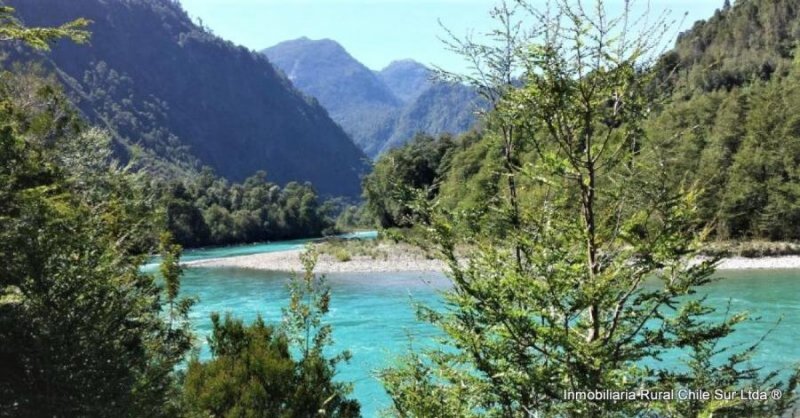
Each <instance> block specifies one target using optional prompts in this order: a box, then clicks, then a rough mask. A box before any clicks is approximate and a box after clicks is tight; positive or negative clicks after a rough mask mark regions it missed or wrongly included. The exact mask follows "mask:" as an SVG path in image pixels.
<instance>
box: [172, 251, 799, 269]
mask: <svg viewBox="0 0 800 418" xmlns="http://www.w3.org/2000/svg"><path fill="white" fill-rule="evenodd" d="M301 252H302V250H287V251H278V252H270V253H263V254H251V255H243V256H235V257H226V258H215V259H208V260H197V261H189V262H186V263H184V265H185V266H186V267H227V268H243V269H253V270H267V271H284V272H293V271H301V270H302V268H303V266H302V264H301V263H300V253H301ZM385 254H386V255H385V257H370V256H363V255H362V256H354V257H352V258H351V259H350V260H347V261H340V260H337V259H336V258H335V257H334V256H332V255H330V254H326V253H323V254H320V256H319V260H318V263H317V267H316V269H315V271H316V272H317V273H322V274H327V273H405V272H408V273H438V272H446V271H447V266H446V265H445V263H443V262H442V261H440V260H436V259H431V258H428V257H426V256H424V255H423V254H421V253H418V252H413V251H408V250H406V249H402V248H397V247H393V246H386V247H385ZM717 269H718V270H778V269H800V256H797V255H790V256H776V257H757V258H746V257H729V258H724V259H722V260H721V261H720V263H719V265H718V267H717Z"/></svg>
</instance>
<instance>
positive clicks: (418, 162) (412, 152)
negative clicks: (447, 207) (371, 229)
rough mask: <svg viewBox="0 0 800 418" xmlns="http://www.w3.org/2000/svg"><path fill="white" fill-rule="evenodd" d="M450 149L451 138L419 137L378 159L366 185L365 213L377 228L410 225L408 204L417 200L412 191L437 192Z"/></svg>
mask: <svg viewBox="0 0 800 418" xmlns="http://www.w3.org/2000/svg"><path fill="white" fill-rule="evenodd" d="M451 148H453V140H452V138H451V137H450V136H442V137H440V138H438V139H436V138H433V137H430V136H426V135H418V136H416V137H415V138H414V140H412V141H411V142H410V143H409V144H408V145H406V146H404V147H401V148H398V149H395V150H392V151H390V152H388V153H386V154H384V155H383V156H381V158H380V159H378V161H377V162H376V163H375V166H374V168H373V170H372V173H370V174H369V175H368V176H367V177H365V178H364V182H363V188H364V198H365V200H366V210H367V212H368V213H369V214H370V215H371V216H372V218H373V219H374V220H375V222H376V223H377V224H378V225H380V226H381V227H383V228H390V227H396V226H408V225H410V222H411V219H410V218H409V216H410V215H411V212H410V211H409V210H408V204H409V203H410V202H411V201H412V200H413V199H414V193H413V191H414V190H419V189H421V190H425V191H426V193H429V194H431V195H433V194H435V193H436V190H437V189H438V186H439V185H438V181H439V179H440V177H441V175H442V173H443V171H444V169H445V167H446V161H447V158H446V157H447V155H448V151H449V150H450V149H451Z"/></svg>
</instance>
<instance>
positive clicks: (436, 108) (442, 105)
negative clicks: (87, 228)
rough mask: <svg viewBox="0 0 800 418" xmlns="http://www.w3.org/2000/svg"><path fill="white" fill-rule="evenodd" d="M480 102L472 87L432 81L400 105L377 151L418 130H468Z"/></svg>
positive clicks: (400, 140)
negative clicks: (387, 133) (387, 137)
mask: <svg viewBox="0 0 800 418" xmlns="http://www.w3.org/2000/svg"><path fill="white" fill-rule="evenodd" d="M479 102H480V100H479V99H478V98H477V97H476V95H475V91H474V90H472V89H471V88H469V87H467V86H464V85H460V84H449V83H432V84H431V85H430V86H429V87H428V88H426V89H424V90H423V91H422V92H421V93H419V95H418V96H417V97H416V99H415V100H414V101H412V102H410V103H409V104H408V105H407V106H406V107H405V108H404V109H403V111H402V113H401V114H400V116H399V117H398V118H397V121H396V122H395V126H394V132H392V135H391V136H390V137H389V139H388V140H387V141H386V142H385V143H384V144H383V147H382V148H381V150H380V153H384V152H386V151H389V150H391V149H394V148H397V147H399V146H401V145H403V144H405V143H406V142H408V140H409V139H410V138H412V137H413V136H414V135H416V134H417V133H419V132H426V133H430V134H440V133H454V134H458V133H462V132H466V131H468V130H469V129H470V128H471V127H472V126H473V125H474V124H475V120H476V117H475V110H476V108H477V107H478V104H479Z"/></svg>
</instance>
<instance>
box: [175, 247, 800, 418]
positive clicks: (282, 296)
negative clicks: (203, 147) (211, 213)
mask: <svg viewBox="0 0 800 418" xmlns="http://www.w3.org/2000/svg"><path fill="white" fill-rule="evenodd" d="M361 236H362V237H367V238H370V237H372V236H374V235H373V234H372V233H366V234H362V235H361ZM306 242H308V241H307V240H300V241H290V242H276V243H270V244H259V245H247V246H237V247H225V248H216V249H204V250H192V251H187V252H186V254H185V258H184V259H186V260H198V259H204V258H215V257H225V256H232V255H243V254H253V253H257V252H267V251H281V250H287V249H294V248H300V247H302V246H303V245H304V244H305V243H306ZM719 274H720V275H721V276H723V277H725V278H726V279H725V280H721V281H718V282H715V283H713V284H711V285H709V286H707V287H706V288H705V290H704V291H705V292H707V294H708V303H709V304H711V305H713V306H716V307H719V308H721V309H724V307H725V306H726V305H727V304H728V302H729V301H730V302H731V305H732V308H733V311H734V312H739V311H748V312H750V313H752V314H753V315H754V316H757V317H758V318H757V319H753V320H750V321H748V322H745V323H744V324H742V325H741V326H740V328H739V329H738V330H737V332H736V333H735V334H734V335H733V336H732V337H731V338H729V339H728V340H726V343H727V344H737V343H749V342H752V341H756V340H757V339H758V338H760V337H761V336H762V335H763V334H764V333H765V332H767V331H768V330H770V329H772V328H773V327H774V326H775V323H776V322H777V321H778V320H781V322H780V324H779V325H778V326H777V328H776V329H775V330H774V331H773V332H772V333H771V334H770V335H769V336H767V338H766V340H765V341H764V343H763V344H762V346H761V348H760V350H759V352H758V354H757V356H756V357H755V358H754V359H753V362H754V363H755V364H757V365H759V366H764V367H766V368H768V369H782V370H787V369H789V368H790V367H792V366H795V365H796V363H797V361H798V360H800V344H798V338H797V337H798V331H797V330H800V304H798V299H800V270H770V271H766V270H743V271H720V272H719ZM327 277H328V284H329V285H330V287H331V290H332V300H331V308H332V309H331V314H330V316H329V320H330V322H331V323H332V325H333V328H334V330H333V337H334V340H335V347H334V348H335V349H336V350H345V349H346V350H349V351H350V352H351V353H352V354H353V359H352V361H351V362H350V364H347V365H342V366H341V367H340V373H339V375H338V377H337V378H338V379H341V380H343V381H349V382H353V383H354V384H355V393H354V396H355V398H356V399H358V400H359V401H360V402H361V404H362V411H363V416H364V417H374V416H378V411H380V410H381V409H382V408H385V407H386V406H388V402H389V400H388V397H387V396H386V394H385V393H384V391H383V389H382V387H381V385H380V382H379V381H378V380H377V379H376V377H375V375H376V371H378V370H380V369H382V368H385V367H387V366H389V365H391V364H392V362H393V361H395V360H396V358H397V356H398V355H400V354H402V353H404V352H406V351H407V350H408V347H409V342H410V338H413V341H414V346H419V345H420V344H425V343H430V342H429V341H430V339H431V338H430V337H432V336H435V335H436V330H435V329H433V328H432V327H430V326H428V325H426V324H421V323H419V322H418V321H416V319H415V317H414V308H413V304H414V303H424V304H428V305H432V306H438V307H441V306H442V302H441V298H440V292H441V291H442V290H445V289H447V287H448V285H449V282H448V280H447V278H446V277H444V276H443V275H441V274H387V273H381V274H332V275H328V276H327ZM288 279H289V274H288V273H275V272H263V271H253V270H239V269H219V268H188V269H187V270H186V271H185V275H184V278H183V281H182V289H181V291H182V294H183V295H185V296H196V297H198V298H199V303H198V304H197V305H196V306H195V307H194V309H193V310H192V312H191V320H192V322H193V326H194V328H195V330H196V331H197V333H198V337H199V338H198V340H199V341H198V343H200V344H202V347H201V356H202V357H207V356H208V355H209V353H208V347H207V344H206V336H207V335H208V333H209V332H210V328H211V321H210V319H209V315H210V314H211V312H221V313H224V312H230V313H232V314H233V315H235V316H236V317H239V318H242V319H244V320H245V321H251V320H253V319H254V318H255V317H256V315H259V314H260V315H262V316H263V317H264V319H265V320H266V321H268V322H274V323H277V322H278V321H280V317H281V308H282V307H283V306H285V305H286V303H287V300H288V290H287V286H286V285H287V281H288Z"/></svg>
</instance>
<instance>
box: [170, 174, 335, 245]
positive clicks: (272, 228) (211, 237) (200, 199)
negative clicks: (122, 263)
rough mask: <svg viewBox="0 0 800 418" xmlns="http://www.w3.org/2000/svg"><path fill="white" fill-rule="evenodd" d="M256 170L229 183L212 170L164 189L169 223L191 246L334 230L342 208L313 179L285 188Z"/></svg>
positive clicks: (178, 240)
mask: <svg viewBox="0 0 800 418" xmlns="http://www.w3.org/2000/svg"><path fill="white" fill-rule="evenodd" d="M266 176H267V175H266V173H265V172H263V171H262V172H258V173H256V174H255V175H253V176H251V177H249V178H247V179H246V180H245V181H244V182H243V183H234V184H229V182H228V181H227V180H225V179H224V178H220V177H217V176H215V175H214V173H213V172H212V171H211V170H210V169H206V170H204V171H203V172H202V173H201V174H200V175H198V176H195V177H193V178H192V179H191V180H188V181H184V182H175V183H171V184H167V185H165V186H160V185H156V187H158V188H160V189H161V190H160V192H161V195H162V199H163V202H164V207H165V208H166V218H167V228H168V229H169V230H170V232H171V233H172V235H173V236H174V237H175V240H176V241H177V242H178V243H180V244H182V245H184V246H187V247H201V246H208V245H224V244H234V243H251V242H263V241H272V240H281V239H291V238H309V237H319V236H322V235H324V234H327V233H332V232H333V230H334V229H333V228H334V223H333V220H332V219H331V217H332V216H333V215H334V211H336V210H338V207H337V206H334V205H333V204H332V202H330V201H329V202H326V203H325V204H323V203H321V202H320V200H319V198H318V196H317V193H316V191H315V190H314V188H313V187H312V186H311V184H309V183H305V184H299V183H296V182H290V183H289V184H287V185H286V186H285V187H283V188H281V187H280V186H279V185H277V184H275V183H271V182H269V181H267V177H266Z"/></svg>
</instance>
